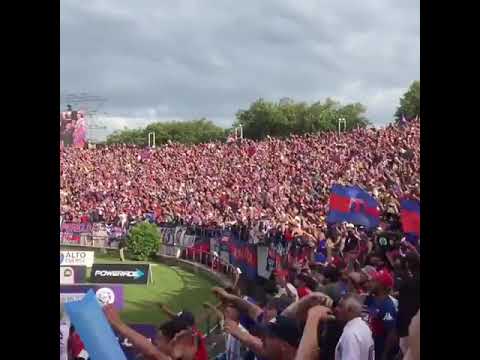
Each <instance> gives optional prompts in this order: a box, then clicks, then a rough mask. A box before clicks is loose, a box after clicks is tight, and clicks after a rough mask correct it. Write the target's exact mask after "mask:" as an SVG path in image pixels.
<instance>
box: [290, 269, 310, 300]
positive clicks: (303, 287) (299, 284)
mask: <svg viewBox="0 0 480 360" xmlns="http://www.w3.org/2000/svg"><path fill="white" fill-rule="evenodd" d="M308 282H309V278H308V276H307V275H305V274H298V275H297V277H296V278H295V284H294V285H295V287H296V288H297V293H298V297H299V299H301V298H302V297H304V296H306V295H308V294H310V293H311V292H312V290H311V289H310V288H309V287H308V286H307V284H308Z"/></svg>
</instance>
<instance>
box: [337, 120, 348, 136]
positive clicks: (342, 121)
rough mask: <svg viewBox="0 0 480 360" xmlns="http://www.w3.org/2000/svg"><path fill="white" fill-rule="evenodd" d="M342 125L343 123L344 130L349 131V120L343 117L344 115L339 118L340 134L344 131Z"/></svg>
mask: <svg viewBox="0 0 480 360" xmlns="http://www.w3.org/2000/svg"><path fill="white" fill-rule="evenodd" d="M342 125H343V131H347V120H345V118H343V117H342V118H339V119H338V133H339V134H340V132H341V131H342V128H341V126H342Z"/></svg>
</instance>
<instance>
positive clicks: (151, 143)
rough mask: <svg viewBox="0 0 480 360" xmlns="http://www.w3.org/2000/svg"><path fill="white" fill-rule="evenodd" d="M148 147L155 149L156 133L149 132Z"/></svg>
mask: <svg viewBox="0 0 480 360" xmlns="http://www.w3.org/2000/svg"><path fill="white" fill-rule="evenodd" d="M148 147H152V148H154V147H155V133H154V132H149V133H148Z"/></svg>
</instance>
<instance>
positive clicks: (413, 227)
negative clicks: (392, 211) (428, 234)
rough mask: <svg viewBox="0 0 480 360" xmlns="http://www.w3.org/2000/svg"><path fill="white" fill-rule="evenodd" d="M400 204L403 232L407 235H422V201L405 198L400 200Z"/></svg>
mask: <svg viewBox="0 0 480 360" xmlns="http://www.w3.org/2000/svg"><path fill="white" fill-rule="evenodd" d="M400 205H401V210H400V218H401V220H402V226H403V232H404V233H405V234H407V235H414V236H417V237H418V236H420V202H419V201H417V200H407V199H405V200H402V201H401V202H400Z"/></svg>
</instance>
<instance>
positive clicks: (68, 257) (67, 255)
mask: <svg viewBox="0 0 480 360" xmlns="http://www.w3.org/2000/svg"><path fill="white" fill-rule="evenodd" d="M94 257H95V253H94V252H93V251H60V266H74V265H75V266H86V267H92V265H93V260H94Z"/></svg>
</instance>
